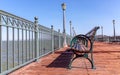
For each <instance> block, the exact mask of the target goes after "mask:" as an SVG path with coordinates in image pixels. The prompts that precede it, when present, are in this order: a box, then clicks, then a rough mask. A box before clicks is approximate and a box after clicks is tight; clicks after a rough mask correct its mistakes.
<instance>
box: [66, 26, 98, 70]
mask: <svg viewBox="0 0 120 75" xmlns="http://www.w3.org/2000/svg"><path fill="white" fill-rule="evenodd" d="M98 29H99V27H94V28H93V29H92V30H91V31H89V32H88V33H87V34H85V35H82V34H80V35H77V36H75V37H74V38H73V39H72V40H71V44H70V47H71V49H69V50H68V52H70V53H72V54H70V55H71V60H70V63H69V65H68V68H69V69H71V65H72V62H73V61H74V60H75V59H77V58H81V57H83V58H86V59H88V60H89V62H90V63H91V67H92V69H95V66H94V60H93V44H94V40H95V34H96V32H97V30H98Z"/></svg>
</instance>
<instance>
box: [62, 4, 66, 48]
mask: <svg viewBox="0 0 120 75" xmlns="http://www.w3.org/2000/svg"><path fill="white" fill-rule="evenodd" d="M62 10H63V38H64V42H63V46H64V47H67V42H66V30H65V10H66V4H65V3H63V4H62Z"/></svg>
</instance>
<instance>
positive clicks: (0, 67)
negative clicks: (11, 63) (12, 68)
mask: <svg viewBox="0 0 120 75" xmlns="http://www.w3.org/2000/svg"><path fill="white" fill-rule="evenodd" d="M1 22H2V21H1V15H0V73H1V72H2V65H1V62H2V60H1V55H2V54H1V50H2V29H1V24H2V23H1Z"/></svg>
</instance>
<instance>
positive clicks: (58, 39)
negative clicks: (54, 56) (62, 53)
mask: <svg viewBox="0 0 120 75" xmlns="http://www.w3.org/2000/svg"><path fill="white" fill-rule="evenodd" d="M58 38H59V39H58V40H59V41H58V42H59V48H60V47H61V41H60V40H61V38H60V29H58Z"/></svg>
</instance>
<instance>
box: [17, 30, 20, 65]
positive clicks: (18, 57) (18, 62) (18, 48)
mask: <svg viewBox="0 0 120 75" xmlns="http://www.w3.org/2000/svg"><path fill="white" fill-rule="evenodd" d="M17 30H18V41H17V44H18V65H19V64H20V54H19V53H20V47H19V41H20V38H19V28H18V29H17Z"/></svg>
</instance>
